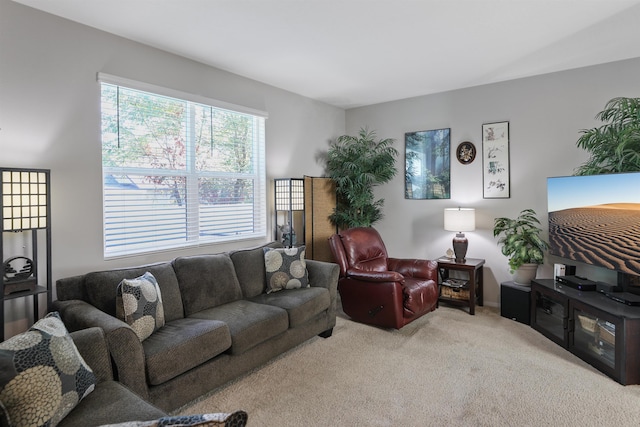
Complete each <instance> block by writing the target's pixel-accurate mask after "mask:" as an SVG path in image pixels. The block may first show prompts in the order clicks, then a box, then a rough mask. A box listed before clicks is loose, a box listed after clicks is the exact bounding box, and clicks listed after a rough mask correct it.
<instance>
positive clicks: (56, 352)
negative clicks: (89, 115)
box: [0, 312, 96, 427]
mask: <svg viewBox="0 0 640 427" xmlns="http://www.w3.org/2000/svg"><path fill="white" fill-rule="evenodd" d="M0 372H1V373H2V375H0V404H1V406H2V407H3V408H4V411H5V412H6V413H7V415H8V418H9V425H11V426H14V427H23V426H49V427H54V426H56V425H57V424H58V423H59V422H60V421H61V420H62V419H63V418H64V417H65V416H66V415H67V414H68V413H69V412H71V410H72V409H73V408H74V407H75V406H76V405H77V404H78V403H79V402H80V400H82V399H83V398H84V397H85V396H87V395H88V394H89V393H91V392H92V391H93V389H94V388H95V384H96V377H95V375H94V374H93V371H92V370H91V368H90V367H89V366H88V365H87V364H86V362H85V361H84V359H83V358H82V356H80V353H79V352H78V349H77V348H76V346H75V344H74V343H73V339H72V338H71V336H70V335H69V333H68V332H67V328H65V326H64V323H62V320H60V316H59V315H58V313H57V312H54V313H50V314H48V315H47V316H46V317H45V318H44V319H42V320H39V321H38V322H36V324H35V325H33V326H32V327H31V328H30V329H29V330H28V331H27V332H24V333H22V334H19V335H16V336H14V337H12V338H9V339H8V340H7V341H5V342H3V343H0Z"/></svg>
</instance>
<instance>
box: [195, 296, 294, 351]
mask: <svg viewBox="0 0 640 427" xmlns="http://www.w3.org/2000/svg"><path fill="white" fill-rule="evenodd" d="M191 317H193V318H198V319H215V320H221V321H223V322H224V323H226V324H227V325H228V326H229V331H230V332H231V349H230V353H231V354H242V353H244V352H245V351H247V350H249V349H251V348H253V347H255V346H256V345H258V344H260V343H262V342H264V341H267V340H268V339H270V338H273V337H275V336H276V335H279V334H281V333H283V332H285V331H286V330H287V328H288V327H289V318H288V316H287V312H286V311H285V310H284V309H282V308H279V307H275V306H270V305H265V304H257V303H255V302H251V301H246V300H239V301H234V302H231V303H228V304H224V305H220V306H217V307H214V308H210V309H208V310H203V311H200V312H198V313H195V314H193V315H191Z"/></svg>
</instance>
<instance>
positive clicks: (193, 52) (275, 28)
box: [14, 0, 640, 108]
mask: <svg viewBox="0 0 640 427" xmlns="http://www.w3.org/2000/svg"><path fill="white" fill-rule="evenodd" d="M14 1H16V2H18V3H22V4H24V5H27V6H31V7H34V8H37V9H40V10H43V11H46V12H49V13H52V14H55V15H59V16H62V17H65V18H68V19H70V20H73V21H77V22H81V23H83V24H86V25H89V26H92V27H95V28H99V29H101V30H104V31H107V32H110V33H114V34H117V35H120V36H122V37H126V38H128V39H131V40H135V41H138V42H140V43H144V44H147V45H150V46H154V47H157V48H159V49H162V50H165V51H168V52H172V53H175V54H178V55H182V56H184V57H187V58H190V59H193V60H196V61H199V62H202V63H205V64H208V65H211V66H214V67H217V68H220V69H223V70H227V71H230V72H232V73H235V74H239V75H241V76H245V77H248V78H251V79H254V80H258V81H260V82H264V83H267V84H270V85H273V86H276V87H278V88H282V89H286V90H289V91H291V92H295V93H298V94H301V95H304V96H307V97H310V98H314V99H318V100H320V101H324V102H327V103H330V104H333V105H336V106H339V107H343V108H351V107H357V106H362V105H369V104H376V103H380V102H385V101H391V100H396V99H403V98H408V97H413V96H419V95H427V94H431V93H437V92H442V91H446V90H452V89H459V88H465V87H471V86H476V85H482V84H487V83H493V82H499V81H505V80H510V79H514V78H519V77H527V76H533V75H538V74H544V73H549V72H554V71H561V70H567V69H571V68H577V67H583V66H588V65H594V64H600V63H606V62H611V61H617V60H621V59H628V58H635V57H640V0H14Z"/></svg>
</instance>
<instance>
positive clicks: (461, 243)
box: [453, 233, 469, 262]
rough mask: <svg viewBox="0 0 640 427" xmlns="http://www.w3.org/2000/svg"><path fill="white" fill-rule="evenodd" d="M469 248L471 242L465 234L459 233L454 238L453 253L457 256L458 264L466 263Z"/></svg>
mask: <svg viewBox="0 0 640 427" xmlns="http://www.w3.org/2000/svg"><path fill="white" fill-rule="evenodd" d="M468 247H469V241H468V240H467V238H466V237H465V235H464V233H457V234H456V237H454V238H453V252H454V253H455V254H456V262H465V261H466V259H465V257H466V256H467V248H468Z"/></svg>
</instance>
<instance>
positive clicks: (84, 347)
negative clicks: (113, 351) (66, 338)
mask: <svg viewBox="0 0 640 427" xmlns="http://www.w3.org/2000/svg"><path fill="white" fill-rule="evenodd" d="M71 338H72V339H73V343H74V344H75V346H76V347H77V349H78V351H79V352H80V355H81V356H82V358H83V359H84V361H85V362H87V364H88V365H89V367H90V368H91V370H92V371H93V373H94V374H95V375H96V378H97V379H98V382H103V381H112V380H113V370H112V368H111V356H110V355H109V349H108V348H107V340H106V339H105V336H104V332H103V331H102V329H100V328H97V327H96V328H87V329H82V330H79V331H75V332H71Z"/></svg>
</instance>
